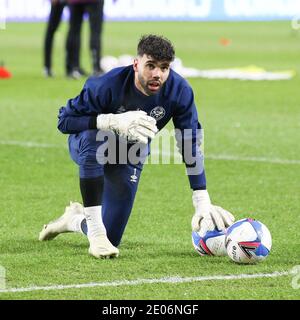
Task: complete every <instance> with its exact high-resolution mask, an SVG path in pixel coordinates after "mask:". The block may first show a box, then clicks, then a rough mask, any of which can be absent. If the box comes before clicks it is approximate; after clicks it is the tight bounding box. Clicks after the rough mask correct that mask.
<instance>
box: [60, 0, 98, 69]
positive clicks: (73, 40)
mask: <svg viewBox="0 0 300 320" xmlns="http://www.w3.org/2000/svg"><path fill="white" fill-rule="evenodd" d="M103 6H104V0H99V1H97V2H94V3H77V4H70V14H71V16H70V29H69V33H68V39H67V50H66V51H67V61H70V70H68V71H71V70H76V69H79V68H80V62H79V61H80V39H81V37H80V36H81V26H82V22H83V17H84V14H85V13H87V14H88V16H89V25H90V44H89V46H90V52H91V59H92V68H93V72H94V73H95V72H99V71H100V70H101V68H100V58H101V33H102V24H103Z"/></svg>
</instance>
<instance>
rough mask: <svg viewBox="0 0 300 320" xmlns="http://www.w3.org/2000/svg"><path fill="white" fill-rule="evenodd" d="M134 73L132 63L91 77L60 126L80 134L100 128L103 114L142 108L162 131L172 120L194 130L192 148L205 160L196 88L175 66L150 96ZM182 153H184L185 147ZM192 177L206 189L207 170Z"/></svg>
mask: <svg viewBox="0 0 300 320" xmlns="http://www.w3.org/2000/svg"><path fill="white" fill-rule="evenodd" d="M134 74H135V72H134V70H133V66H132V65H130V66H127V67H121V68H115V69H113V70H111V71H110V72H108V73H106V74H104V75H103V76H101V77H92V78H89V79H88V80H87V81H86V83H85V85H84V87H83V89H82V91H81V93H80V94H79V95H78V96H77V97H76V98H74V99H70V100H69V101H68V102H67V105H66V106H65V107H62V108H60V110H59V115H58V118H59V121H58V129H59V130H60V131H61V132H62V133H66V134H74V133H79V132H82V131H85V130H90V129H96V117H97V116H98V115H99V114H108V113H114V114H116V113H123V112H126V111H134V110H142V111H145V112H146V113H147V114H148V115H149V116H152V117H153V118H155V119H156V121H157V128H158V129H159V130H161V129H162V128H163V127H164V126H165V125H166V124H167V123H168V122H169V121H170V120H171V119H172V121H173V124H174V127H175V128H176V129H179V130H180V131H182V132H183V130H185V129H191V130H190V131H191V132H192V136H191V137H190V138H188V139H191V140H192V150H191V151H192V152H193V156H195V158H197V159H198V160H199V159H200V160H199V161H201V162H203V161H202V160H203V157H202V154H201V151H200V149H199V136H198V134H197V133H198V132H199V131H198V129H201V126H200V123H199V122H198V114H197V109H196V106H195V103H194V94H193V90H192V88H191V87H190V85H189V84H188V82H187V81H186V80H185V79H184V78H182V77H181V76H180V75H179V74H177V73H176V72H175V71H173V70H172V69H171V70H170V74H169V77H168V79H167V80H166V82H165V83H164V85H163V86H162V88H161V90H160V91H159V92H158V93H157V94H155V95H151V96H146V95H144V94H143V93H142V92H140V91H139V90H138V89H137V88H136V86H135V84H134ZM182 137H185V135H182ZM182 139H183V138H182ZM185 139H187V138H185ZM181 152H182V154H183V155H184V152H183V151H182V150H181ZM183 161H185V159H184V156H183ZM185 162H186V161H185ZM193 166H195V164H194V165H191V164H190V163H189V164H187V162H186V167H187V169H189V168H191V167H193ZM188 176H189V181H190V185H191V188H192V189H194V190H196V189H206V178H205V171H204V169H202V170H200V171H199V173H196V174H195V172H193V173H192V174H189V170H188Z"/></svg>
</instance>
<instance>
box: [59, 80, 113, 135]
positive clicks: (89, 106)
mask: <svg viewBox="0 0 300 320" xmlns="http://www.w3.org/2000/svg"><path fill="white" fill-rule="evenodd" d="M96 91H97V92H99V93H100V94H101V90H100V89H99V88H97V90H96V88H95V85H94V82H93V80H88V81H87V82H86V84H85V86H84V87H83V89H82V91H81V93H80V94H79V95H78V96H77V97H76V98H74V99H70V100H69V101H68V102H67V105H66V106H65V107H62V108H60V110H59V115H58V129H59V130H60V131H61V132H62V133H65V134H72V133H79V132H82V131H85V130H89V129H96V124H97V116H98V114H101V113H102V112H103V110H104V106H105V105H108V104H109V101H105V100H107V99H106V96H108V93H109V92H108V91H107V90H106V91H104V92H103V93H102V94H101V95H97V96H96V94H95V92H96Z"/></svg>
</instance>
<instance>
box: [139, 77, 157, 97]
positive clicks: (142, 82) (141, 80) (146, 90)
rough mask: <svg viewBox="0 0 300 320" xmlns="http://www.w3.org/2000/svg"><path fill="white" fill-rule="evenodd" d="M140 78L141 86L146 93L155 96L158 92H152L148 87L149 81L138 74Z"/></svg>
mask: <svg viewBox="0 0 300 320" xmlns="http://www.w3.org/2000/svg"><path fill="white" fill-rule="evenodd" d="M138 79H139V82H140V85H141V87H142V88H143V89H144V91H145V93H146V94H147V95H148V96H154V95H155V94H156V93H157V92H152V91H151V90H149V89H148V86H147V83H146V82H145V81H144V79H143V77H142V76H141V75H138Z"/></svg>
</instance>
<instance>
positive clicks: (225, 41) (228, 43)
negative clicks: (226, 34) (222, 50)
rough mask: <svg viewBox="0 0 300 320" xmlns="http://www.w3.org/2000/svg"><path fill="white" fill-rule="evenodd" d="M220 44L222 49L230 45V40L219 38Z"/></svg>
mask: <svg viewBox="0 0 300 320" xmlns="http://www.w3.org/2000/svg"><path fill="white" fill-rule="evenodd" d="M220 44H221V45H222V46H224V47H226V46H228V45H230V44H231V40H230V39H227V38H221V39H220Z"/></svg>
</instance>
